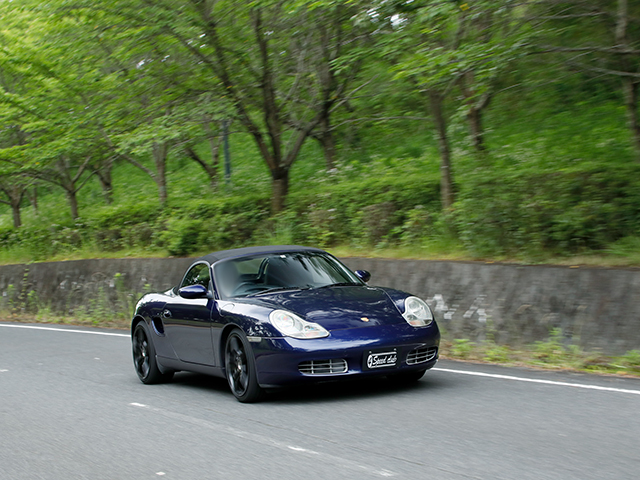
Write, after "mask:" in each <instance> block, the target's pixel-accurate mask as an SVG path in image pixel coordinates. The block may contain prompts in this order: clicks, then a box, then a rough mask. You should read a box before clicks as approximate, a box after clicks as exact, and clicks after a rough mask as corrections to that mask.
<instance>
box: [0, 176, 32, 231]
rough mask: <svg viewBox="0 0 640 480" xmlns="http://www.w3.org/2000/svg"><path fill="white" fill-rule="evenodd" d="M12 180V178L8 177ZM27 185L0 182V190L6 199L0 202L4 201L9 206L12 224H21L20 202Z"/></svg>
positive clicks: (18, 225)
mask: <svg viewBox="0 0 640 480" xmlns="http://www.w3.org/2000/svg"><path fill="white" fill-rule="evenodd" d="M10 180H11V181H13V179H10ZM27 188H28V187H27V186H25V185H24V184H21V183H10V184H5V183H2V184H0V190H1V191H2V192H4V194H5V195H6V196H7V200H0V203H4V204H6V205H9V206H10V207H11V213H12V215H13V226H14V227H15V228H20V227H21V226H22V219H21V218H20V204H21V203H22V199H23V198H24V194H25V192H26V191H27Z"/></svg>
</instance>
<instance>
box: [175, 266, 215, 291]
mask: <svg viewBox="0 0 640 480" xmlns="http://www.w3.org/2000/svg"><path fill="white" fill-rule="evenodd" d="M209 279H210V275H209V265H207V264H206V263H199V264H197V265H194V266H193V267H192V268H191V270H189V271H188V272H187V274H186V275H185V277H184V280H183V281H182V284H181V285H180V287H181V288H182V287H188V286H189V285H202V286H203V287H206V288H209Z"/></svg>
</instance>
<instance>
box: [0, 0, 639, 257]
mask: <svg viewBox="0 0 640 480" xmlns="http://www.w3.org/2000/svg"><path fill="white" fill-rule="evenodd" d="M639 8H640V6H638V5H636V4H634V3H633V2H628V1H627V0H618V1H615V2H604V1H602V2H590V3H588V4H587V3H582V2H574V1H561V0H544V1H542V2H534V3H532V4H522V3H521V2H513V1H511V0H500V1H497V2H496V1H477V2H467V3H465V2H456V1H454V2H438V1H430V0H421V1H413V2H386V1H384V2H383V1H380V2H378V1H369V2H358V1H349V2H336V1H320V2H304V1H278V2H271V1H265V2H227V1H218V2H209V1H184V2H177V3H176V2H163V1H162V2H142V1H139V0H109V1H101V2H95V1H91V0H82V1H78V2H71V3H70V2H66V1H63V0H55V1H51V2H46V3H42V2H39V1H32V0H15V1H13V2H3V3H2V5H1V6H0V10H1V13H2V18H3V27H2V31H1V32H0V33H1V35H0V38H1V46H2V47H1V48H0V119H1V120H0V123H1V125H2V126H1V128H0V262H2V263H15V262H29V261H45V260H54V259H67V258H87V257H104V256H141V255H144V256H163V255H174V256H188V255H198V254H200V253H204V252H208V251H211V250H216V249H222V248H229V247H238V246H243V245H251V244H264V243H303V244H311V245H318V246H321V247H325V248H328V249H332V250H333V251H336V252H339V253H340V254H345V255H384V256H391V257H417V258H457V259H484V260H489V261H516V262H530V263H531V262H537V263H540V262H553V263H570V264H573V263H585V264H596V265H597V264H600V265H640V249H639V248H638V247H639V246H640V180H639V179H640V120H639V119H638V85H640V80H639V77H638V75H640V73H638V72H640V45H639V44H638V40H637V39H638V38H640V35H639V34H638V33H639V32H640V23H639V22H638V18H640V10H638V9H639ZM225 152H228V153H229V156H228V157H226V156H225ZM225 158H228V159H229V165H230V172H229V170H228V169H227V167H226V165H225Z"/></svg>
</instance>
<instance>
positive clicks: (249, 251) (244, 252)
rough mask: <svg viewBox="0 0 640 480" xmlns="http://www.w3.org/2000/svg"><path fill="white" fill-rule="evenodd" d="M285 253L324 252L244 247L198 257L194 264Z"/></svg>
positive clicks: (318, 251)
mask: <svg viewBox="0 0 640 480" xmlns="http://www.w3.org/2000/svg"><path fill="white" fill-rule="evenodd" d="M285 252H316V253H325V251H324V250H320V249H319V248H313V247H302V246H300V245H271V246H266V247H245V248H234V249H231V250H221V251H219V252H213V253H209V254H208V255H205V256H203V257H200V258H199V259H198V260H196V262H201V261H203V260H204V261H205V262H207V263H209V264H210V265H213V264H214V263H216V262H218V261H220V260H224V259H227V258H234V257H244V256H248V255H255V254H260V253H285Z"/></svg>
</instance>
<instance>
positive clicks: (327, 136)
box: [318, 114, 336, 170]
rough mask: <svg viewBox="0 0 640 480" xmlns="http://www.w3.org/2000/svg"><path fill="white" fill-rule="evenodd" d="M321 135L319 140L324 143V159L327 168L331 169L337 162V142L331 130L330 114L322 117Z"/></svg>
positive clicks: (321, 143)
mask: <svg viewBox="0 0 640 480" xmlns="http://www.w3.org/2000/svg"><path fill="white" fill-rule="evenodd" d="M320 128H321V131H320V135H319V136H318V141H319V142H320V145H322V152H323V153H324V161H325V166H326V167H327V170H331V169H332V168H333V167H335V164H336V144H335V142H334V141H333V133H332V132H331V120H330V119H329V116H328V114H327V115H326V116H324V117H323V118H322V122H321V123H320Z"/></svg>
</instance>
